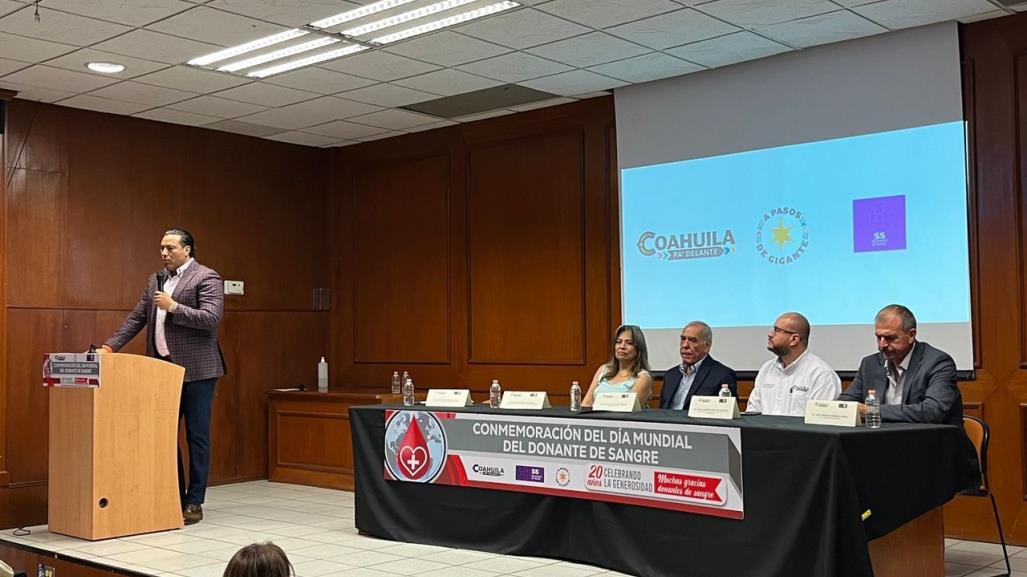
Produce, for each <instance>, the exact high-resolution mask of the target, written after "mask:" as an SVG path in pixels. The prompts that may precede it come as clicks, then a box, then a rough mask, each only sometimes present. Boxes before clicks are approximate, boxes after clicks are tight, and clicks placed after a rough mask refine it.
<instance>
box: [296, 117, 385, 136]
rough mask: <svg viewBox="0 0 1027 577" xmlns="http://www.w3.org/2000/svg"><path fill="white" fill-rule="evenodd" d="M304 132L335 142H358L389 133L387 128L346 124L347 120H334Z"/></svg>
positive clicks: (305, 129)
mask: <svg viewBox="0 0 1027 577" xmlns="http://www.w3.org/2000/svg"><path fill="white" fill-rule="evenodd" d="M303 130H304V132H309V133H311V134H319V135H321V136H325V137H332V138H333V139H335V140H338V139H340V138H345V139H348V140H356V139H358V138H363V137H365V136H372V135H374V134H381V133H383V132H387V129H385V128H380V127H378V126H367V125H364V124H354V123H352V122H346V121H345V120H334V121H332V122H326V123H325V124H319V125H317V126H311V127H309V128H304V129H303Z"/></svg>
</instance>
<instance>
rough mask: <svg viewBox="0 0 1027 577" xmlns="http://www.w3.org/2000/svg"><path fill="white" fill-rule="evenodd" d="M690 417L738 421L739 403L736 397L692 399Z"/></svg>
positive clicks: (689, 408) (689, 407) (689, 410)
mask: <svg viewBox="0 0 1027 577" xmlns="http://www.w3.org/2000/svg"><path fill="white" fill-rule="evenodd" d="M688 416H689V417H701V418H703V419H737V418H738V401H737V400H735V398H734V397H692V404H691V405H689V406H688Z"/></svg>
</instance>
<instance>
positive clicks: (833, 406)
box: [804, 399, 859, 427]
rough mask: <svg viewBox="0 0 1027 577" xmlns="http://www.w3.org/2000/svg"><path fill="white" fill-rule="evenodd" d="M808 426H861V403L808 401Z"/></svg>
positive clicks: (806, 419) (806, 420)
mask: <svg viewBox="0 0 1027 577" xmlns="http://www.w3.org/2000/svg"><path fill="white" fill-rule="evenodd" d="M804 422H805V423H806V424H807V425H833V426H835V427H857V426H859V403H856V402H855V401H824V400H816V399H814V400H810V401H806V418H805V419H804Z"/></svg>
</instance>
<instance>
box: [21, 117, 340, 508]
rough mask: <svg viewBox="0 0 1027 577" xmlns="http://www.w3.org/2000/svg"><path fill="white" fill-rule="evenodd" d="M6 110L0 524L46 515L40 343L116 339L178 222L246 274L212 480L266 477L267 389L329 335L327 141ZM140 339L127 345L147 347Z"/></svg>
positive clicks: (210, 261) (62, 346)
mask: <svg viewBox="0 0 1027 577" xmlns="http://www.w3.org/2000/svg"><path fill="white" fill-rule="evenodd" d="M7 112H8V113H7V121H8V123H7V131H6V134H5V135H4V138H3V141H4V147H5V150H4V152H5V154H4V159H5V160H4V163H3V165H4V173H5V174H6V176H5V178H4V181H3V182H4V184H5V185H6V186H4V187H3V189H2V190H3V205H2V210H3V215H2V218H3V227H2V229H3V231H4V243H3V253H2V254H3V259H4V264H5V266H4V267H2V268H3V271H4V274H5V275H6V279H7V282H6V284H5V287H6V288H5V291H4V293H3V303H2V305H3V306H0V314H3V318H4V320H5V329H4V330H3V331H2V335H3V337H4V342H5V346H4V347H3V349H2V352H3V355H4V358H5V359H6V360H7V361H8V362H6V363H5V364H4V365H3V370H2V376H3V380H2V381H0V448H4V447H5V448H6V450H3V451H0V487H2V488H0V495H6V496H7V497H6V501H7V502H12V501H13V502H16V503H20V504H22V505H21V506H19V507H11V508H0V527H9V526H12V525H21V524H25V523H39V522H45V519H46V510H45V506H41V505H44V504H43V503H40V502H39V500H38V499H34V495H35V494H36V493H38V487H40V486H43V489H44V491H43V494H44V495H45V483H46V480H47V408H48V402H47V390H46V389H44V388H43V387H42V386H41V384H40V367H41V363H42V355H43V353H45V352H52V351H81V350H85V348H86V347H88V346H89V344H90V343H100V342H102V341H103V339H105V338H107V337H108V336H110V335H111V334H112V332H113V331H114V330H115V329H116V328H117V327H118V326H119V325H120V323H121V321H122V319H123V318H124V317H125V315H126V314H127V312H128V311H129V310H130V309H131V307H132V306H133V305H134V304H135V302H136V301H137V300H138V298H139V294H140V291H141V290H142V289H143V285H144V282H145V279H146V276H147V275H148V274H149V273H151V272H153V271H155V270H157V269H158V268H159V267H160V260H159V241H160V237H161V234H162V232H163V230H165V229H166V228H168V227H171V226H182V227H184V228H186V229H188V230H190V231H191V232H192V233H193V235H194V236H195V238H196V256H197V260H199V261H200V262H203V263H204V264H207V265H209V266H211V267H213V268H214V269H216V270H217V271H218V272H220V273H221V275H222V277H223V278H225V279H234V280H243V281H245V283H246V294H245V295H244V296H231V297H227V298H226V311H227V312H226V315H225V320H224V323H223V325H222V327H221V344H222V348H223V350H224V354H225V359H226V361H227V364H228V371H229V374H228V375H227V376H225V377H223V378H222V379H221V381H220V382H219V384H218V387H217V390H216V398H215V406H214V417H213V440H212V444H213V457H212V470H211V480H212V481H213V482H215V483H219V482H227V481H234V480H247V479H261V478H264V477H265V476H266V471H267V453H266V451H267V444H266V439H267V425H266V423H267V418H266V400H265V395H264V391H265V390H266V389H268V388H273V387H282V386H295V385H296V384H297V383H301V382H306V383H312V382H314V380H315V366H316V362H317V360H318V357H319V356H320V355H321V354H324V353H325V348H326V344H327V342H328V334H327V333H328V323H329V318H328V316H329V315H328V312H327V311H315V310H314V305H313V290H314V289H315V288H317V287H330V283H331V278H330V275H329V274H328V272H327V270H328V269H327V268H326V267H325V266H324V263H325V262H326V261H327V259H328V254H329V250H328V248H327V246H328V244H329V241H330V239H329V235H327V234H326V232H325V230H326V228H325V227H326V225H327V223H328V218H326V217H325V216H324V215H325V214H326V212H327V211H326V205H325V203H326V198H327V197H326V194H325V191H326V189H327V187H328V185H327V182H328V163H327V161H328V157H329V153H328V152H326V151H322V150H319V149H312V148H305V147H300V146H294V145H289V144H282V143H276V142H272V141H268V140H259V139H253V138H247V137H243V136H238V135H234V134H228V133H221V132H215V131H210V130H201V129H196V128H190V127H184V126H177V125H171V124H164V123H157V122H151V121H145V120H139V119H134V118H127V117H120V116H114V115H107V114H99V113H93V112H87V111H82V110H75V109H68V108H62V107H57V106H50V105H43V104H36V103H31V102H24V101H19V100H14V101H12V102H10V103H9V108H8V111H7ZM143 338H144V337H143V336H139V337H137V338H136V339H135V340H133V341H132V342H131V343H130V344H129V345H128V347H127V348H126V352H135V353H142V352H144V343H143ZM5 437H6V438H5ZM22 493H24V495H25V496H24V498H12V497H11V495H16V494H22ZM0 502H5V498H0Z"/></svg>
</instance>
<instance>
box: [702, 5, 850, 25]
mask: <svg viewBox="0 0 1027 577" xmlns="http://www.w3.org/2000/svg"><path fill="white" fill-rule="evenodd" d="M695 9H696V10H700V11H702V12H705V13H706V14H709V15H710V16H716V17H717V18H720V19H722V20H727V21H728V22H731V23H733V24H737V25H738V26H763V25H767V24H777V23H778V22H787V21H788V20H795V19H796V18H804V17H806V16H814V15H816V14H823V13H825V12H832V11H834V10H837V9H838V5H837V4H835V3H833V2H831V1H830V0H715V1H714V2H710V3H708V4H702V5H700V6H696V7H695Z"/></svg>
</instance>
